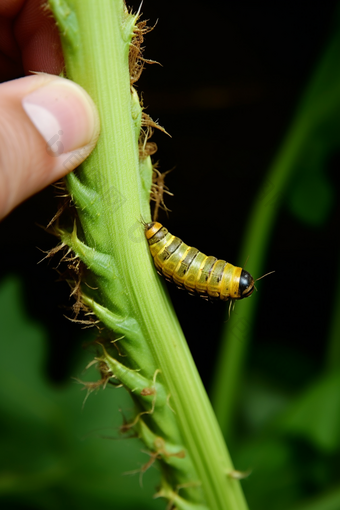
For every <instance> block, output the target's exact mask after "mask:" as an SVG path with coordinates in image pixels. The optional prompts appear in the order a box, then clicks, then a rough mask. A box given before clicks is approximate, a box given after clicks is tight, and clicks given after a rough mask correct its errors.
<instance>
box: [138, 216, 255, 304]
mask: <svg viewBox="0 0 340 510" xmlns="http://www.w3.org/2000/svg"><path fill="white" fill-rule="evenodd" d="M143 225H144V229H145V236H146V239H147V241H148V243H149V248H150V252H151V255H152V257H153V259H154V263H155V266H156V268H157V270H158V272H160V273H162V274H163V275H164V276H165V278H166V279H167V280H170V281H172V282H174V283H175V284H176V285H177V286H178V287H180V288H185V289H186V290H187V291H189V292H190V293H191V294H198V295H200V296H202V297H207V298H211V299H221V300H222V301H229V300H235V299H243V298H245V297H248V296H250V295H251V294H252V293H253V291H254V288H255V282H254V279H253V277H252V276H251V275H250V274H249V273H248V272H247V271H245V270H244V269H242V268H241V267H236V266H233V265H232V264H230V263H229V262H226V261H225V260H218V259H217V258H216V257H211V256H210V257H207V256H206V255H204V253H202V252H200V251H199V250H197V249H196V248H191V247H190V246H188V245H187V244H185V243H183V241H182V240H181V239H179V238H178V237H175V236H173V235H172V234H170V232H169V231H168V230H167V229H166V228H165V227H163V225H162V224H161V223H158V222H152V223H145V222H143Z"/></svg>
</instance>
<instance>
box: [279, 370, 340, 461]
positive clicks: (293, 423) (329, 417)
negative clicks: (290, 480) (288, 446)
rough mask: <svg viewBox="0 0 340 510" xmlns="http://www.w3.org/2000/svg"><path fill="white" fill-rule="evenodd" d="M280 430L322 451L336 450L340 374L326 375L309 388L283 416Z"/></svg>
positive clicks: (339, 425) (339, 445)
mask: <svg viewBox="0 0 340 510" xmlns="http://www.w3.org/2000/svg"><path fill="white" fill-rule="evenodd" d="M281 427H282V429H283V431H285V432H286V433H289V434H294V435H297V436H302V437H303V438H304V439H307V440H308V441H310V442H312V443H313V445H314V446H315V447H316V448H318V449H320V450H323V451H324V452H327V453H332V452H333V453H334V451H336V450H339V448H340V373H338V372H335V373H334V372H331V373H329V374H326V375H325V376H323V377H322V378H320V379H319V380H317V381H316V382H315V383H314V384H313V385H312V386H311V387H308V388H307V390H306V391H305V392H304V393H303V394H302V395H301V396H300V397H299V398H298V399H297V400H296V401H295V403H294V404H293V406H292V408H291V409H290V410H289V411H288V413H287V414H286V415H285V417H284V418H283V420H282V422H281Z"/></svg>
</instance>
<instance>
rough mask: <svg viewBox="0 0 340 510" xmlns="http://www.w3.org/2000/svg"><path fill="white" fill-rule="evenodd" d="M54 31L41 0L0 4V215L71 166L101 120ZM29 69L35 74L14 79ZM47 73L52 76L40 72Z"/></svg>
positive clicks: (82, 153)
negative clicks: (66, 71) (68, 70)
mask: <svg viewBox="0 0 340 510" xmlns="http://www.w3.org/2000/svg"><path fill="white" fill-rule="evenodd" d="M63 65H64V64H63V57H62V52H61V45H60V40H59V34H58V31H57V28H56V26H55V22H54V20H53V18H52V17H51V14H50V13H49V12H47V11H46V9H44V8H42V1H41V0H1V1H0V81H4V80H11V79H12V81H5V82H4V83H1V84H0V218H2V217H4V216H6V215H7V214H8V213H9V212H10V211H11V210H12V209H13V208H14V207H16V206H17V205H18V204H19V203H20V202H22V201H24V200H25V199H26V198H28V197H29V196H31V195H33V194H34V193H37V192H38V191H40V190H41V189H43V188H45V187H46V186H47V185H49V184H51V183H52V182H55V181H56V180H58V179H60V178H61V177H63V176H64V175H66V174H67V173H68V172H70V171H72V170H74V168H76V167H77V166H78V165H79V164H80V163H82V161H84V159H86V157H87V156H88V155H89V154H90V152H91V151H92V150H93V148H94V147H95V144H96V142H97V139H98V136H99V117H98V113H97V110H96V107H95V105H94V103H93V101H92V99H91V98H90V97H89V95H88V94H87V93H86V92H85V91H84V89H82V88H81V87H80V86H79V85H77V84H75V83H73V82H71V81H69V80H66V79H65V78H60V77H58V76H55V74H58V73H60V72H61V71H62V69H63ZM31 72H41V73H44V74H33V75H31V76H26V77H24V78H19V79H13V78H18V77H19V76H23V75H25V74H29V73H31ZM45 73H51V74H45Z"/></svg>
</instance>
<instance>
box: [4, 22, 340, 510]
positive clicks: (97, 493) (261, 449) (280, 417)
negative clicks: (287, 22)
mask: <svg viewBox="0 0 340 510" xmlns="http://www.w3.org/2000/svg"><path fill="white" fill-rule="evenodd" d="M336 21H337V20H335V23H334V32H333V36H332V38H331V39H330V41H329V44H328V46H327V47H326V48H325V51H324V52H323V54H322V55H321V58H320V62H319V64H318V66H317V69H318V74H317V75H316V74H315V75H314V76H313V80H314V81H313V82H310V84H309V86H307V88H306V91H307V92H306V93H305V94H304V95H303V96H302V100H301V102H300V105H299V108H298V110H297V112H296V119H300V120H301V113H302V114H303V115H302V116H303V119H302V120H303V121H302V122H301V123H300V124H299V125H300V127H303V129H304V137H303V146H302V145H300V144H299V145H298V150H297V151H296V154H298V157H296V158H294V161H293V165H294V166H289V168H288V170H287V171H289V172H290V177H289V179H288V180H287V181H285V180H284V179H283V180H282V181H278V182H277V183H276V182H274V181H273V180H272V179H271V177H269V179H268V177H267V178H266V180H265V183H264V186H263V189H262V191H261V192H260V196H259V200H260V201H261V200H262V202H266V201H269V202H270V203H271V204H274V206H275V207H277V208H278V209H279V206H280V210H282V209H284V210H285V211H289V214H290V215H291V217H292V218H293V221H295V222H302V223H303V224H305V225H307V226H308V228H310V229H313V230H312V232H315V235H317V232H318V231H319V230H320V229H323V228H326V226H327V225H329V224H330V222H332V220H333V221H334V211H335V208H336V205H337V197H338V195H337V193H338V191H339V190H338V189H337V188H336V186H335V180H334V178H333V180H332V176H331V175H330V171H329V168H330V167H329V163H330V161H331V160H332V158H333V156H334V154H335V153H336V151H339V148H340V66H339V57H340V29H339V23H338V25H336ZM294 129H296V124H294V123H293V125H292V126H291V131H290V132H291V133H293V134H294ZM295 132H297V131H295ZM299 132H300V131H299ZM291 141H293V142H295V143H297V138H294V136H293V138H292V139H291ZM281 149H282V151H283V152H280V154H281V155H282V154H283V155H284V154H286V153H285V152H284V151H285V147H283V148H281ZM288 159H289V158H288ZM261 193H262V195H261ZM176 207H177V204H176ZM264 212H265V213H266V214H267V215H273V216H275V214H276V212H277V211H275V210H274V209H273V207H267V209H266V210H265V211H264ZM276 221H277V217H276V216H275V220H273V225H274V226H275V225H276ZM335 225H336V226H337V227H336V228H335V229H334V236H337V237H339V226H338V224H337V223H336V222H335ZM259 228H260V227H259ZM271 235H272V233H271ZM253 237H254V239H255V241H256V242H257V243H258V244H259V245H260V248H259V257H260V259H261V261H263V260H265V258H266V256H267V253H268V251H269V242H270V239H271V237H270V236H267V238H266V241H265V242H264V243H262V242H259V241H258V240H259V237H260V236H259V233H258V232H254V233H253ZM255 241H254V242H255ZM249 253H251V254H252V257H253V258H254V255H253V253H254V251H251V252H250V251H249V250H248V249H246V250H245V257H247V255H248V254H249ZM245 257H243V256H242V257H241V260H244V258H245ZM338 257H339V252H337V253H336V254H334V253H329V251H328V247H327V246H325V247H324V259H321V260H320V267H321V268H322V267H323V264H324V262H325V260H326V259H327V260H328V259H329V258H332V260H333V264H334V266H335V269H334V271H333V274H327V275H324V274H322V273H321V274H320V277H319V276H316V273H317V271H315V273H314V274H312V275H306V274H302V275H301V274H300V273H299V272H298V271H296V260H297V258H296V259H293V260H287V261H286V264H287V265H289V267H290V269H291V271H292V272H291V273H290V278H291V279H289V281H288V279H287V281H282V280H281V282H280V284H278V285H277V286H278V292H281V293H284V292H286V290H287V286H288V285H291V287H289V291H291V292H292V293H293V294H294V296H295V295H298V302H306V301H307V302H308V305H309V306H310V317H309V321H310V322H311V323H312V324H313V323H314V317H315V316H317V315H318V314H319V304H320V302H324V301H325V300H326V299H327V300H328V301H327V308H328V310H329V317H330V320H329V323H326V322H325V323H324V328H323V331H322V334H321V335H319V336H318V337H317V338H315V337H308V338H303V336H301V338H300V341H301V343H303V345H305V346H306V345H307V346H308V345H309V342H310V343H312V341H313V342H315V340H316V341H317V343H318V345H322V346H323V348H324V350H323V352H324V353H325V354H324V356H322V357H320V359H319V364H318V370H315V369H314V367H315V365H313V364H311V361H310V358H309V356H308V355H307V354H306V355H305V356H304V355H303V354H301V352H299V351H298V349H296V350H294V346H292V345H291V344H290V342H289V341H290V339H289V338H288V337H287V342H286V344H285V345H284V346H282V345H278V343H277V336H278V335H279V331H278V330H279V329H280V327H281V324H283V323H289V324H290V328H291V331H293V330H295V329H296V328H297V327H299V321H301V318H300V309H299V308H298V309H295V308H294V307H293V306H292V304H291V296H289V295H287V303H286V308H282V311H281V317H280V320H281V323H278V324H277V329H276V330H275V329H269V328H267V331H266V340H267V341H266V342H264V343H262V344H261V342H260V343H257V344H255V347H254V349H253V350H251V349H252V347H251V345H252V344H250V347H249V349H250V351H249V350H248V351H246V349H245V348H244V353H243V354H242V356H243V357H244V358H246V357H248V358H249V359H246V360H244V358H242V360H241V361H240V360H236V363H239V365H238V366H239V368H240V375H239V382H238V384H237V385H236V386H233V387H232V388H231V390H230V391H232V393H233V395H234V396H235V395H236V397H235V400H236V401H237V409H234V410H233V415H232V422H233V429H234V435H233V441H231V442H229V443H228V446H229V447H230V449H231V454H232V458H233V461H234V464H235V466H236V469H240V470H244V471H246V470H248V469H250V470H251V474H250V475H249V476H248V477H247V478H246V479H245V480H244V481H243V487H244V490H245V494H246V497H247V500H248V503H249V507H250V508H251V509H252V510H263V509H267V508H270V509H271V510H286V509H287V508H289V509H291V510H339V509H340V479H339V465H340V375H339V374H340V372H339V367H340V297H339V296H340V293H339V288H340V270H339V269H336V265H339V263H338V260H337V259H338ZM273 268H274V269H276V270H277V273H276V275H275V278H280V277H279V273H280V271H281V272H282V267H281V268H277V267H276V266H274V267H273ZM270 269H272V267H269V270H270ZM316 269H318V268H316ZM259 274H260V273H259ZM300 275H301V276H302V277H303V278H302V280H297V278H298V277H299V276H300ZM309 277H311V278H315V289H316V292H315V293H310V294H309V293H308V292H307V291H306V287H305V284H306V280H307V278H309ZM325 277H329V278H331V279H332V288H333V289H334V295H333V296H334V297H335V299H334V301H333V302H331V298H332V297H333V296H330V295H324V294H322V287H321V283H320V280H322V278H325ZM273 278H274V277H273ZM276 281H280V280H276ZM266 282H269V280H266ZM267 285H269V284H267ZM262 288H263V287H262ZM259 294H260V293H259ZM253 300H254V298H253ZM242 306H243V303H242ZM243 309H245V308H243ZM240 310H241V304H240V305H239V307H238V308H236V312H237V314H239V315H237V314H235V317H236V318H237V317H239V316H240V313H241V312H240ZM267 313H268V312H267ZM0 325H1V356H0V413H1V420H0V431H1V434H0V506H1V507H2V508H4V509H5V510H7V509H12V508H18V507H20V508H21V509H30V508H32V509H33V508H34V509H39V510H40V509H41V510H50V509H51V510H55V509H59V508H61V507H62V508H65V509H66V510H67V509H68V508H72V509H78V508H79V509H80V508H81V509H82V510H86V509H90V508H91V509H92V508H101V509H104V510H105V509H106V508H107V509H109V508H110V509H117V510H128V509H135V508H138V509H143V508H145V509H146V508H148V509H153V508H154V509H155V510H156V509H157V508H164V506H165V504H164V502H163V501H160V500H152V499H151V495H152V494H153V493H154V492H155V489H156V486H157V479H158V477H157V471H156V466H153V467H152V468H151V469H150V470H149V471H148V472H147V473H146V474H145V475H144V477H143V488H141V487H140V485H139V483H138V478H139V476H138V474H136V475H135V476H130V475H125V476H124V475H123V473H124V472H127V471H132V470H135V469H138V467H139V466H141V465H143V464H144V463H146V462H147V460H148V457H147V455H145V454H143V453H142V452H141V449H142V445H141V444H140V443H139V442H138V441H137V440H136V439H130V440H125V439H120V437H119V431H118V429H119V426H120V425H121V423H122V420H123V418H122V415H121V414H120V413H119V411H118V409H122V411H123V413H124V411H127V412H128V410H129V408H130V407H131V405H132V402H131V400H130V399H129V396H128V394H127V393H126V392H125V391H124V390H123V389H113V388H108V389H107V390H106V391H105V392H102V391H99V392H98V394H96V395H95V396H94V395H91V396H90V397H89V399H88V400H87V402H86V404H85V406H84V409H83V410H82V402H83V398H84V396H85V393H84V392H81V391H80V389H81V387H80V386H79V385H78V384H76V382H75V381H72V380H70V381H69V382H68V383H63V384H62V385H59V386H57V385H53V384H52V383H51V381H50V380H49V379H48V378H47V375H46V374H45V366H44V364H45V356H46V350H47V346H48V344H49V338H48V331H47V330H46V329H45V328H44V327H42V326H41V325H40V324H39V323H38V322H34V321H33V320H32V319H31V318H30V317H28V316H27V314H26V311H25V306H24V304H23V300H22V289H21V283H20V281H19V279H18V278H17V277H16V276H12V277H8V278H6V279H4V280H2V282H1V289H0ZM246 325H247V324H246ZM231 327H232V322H230V323H228V324H227V328H229V329H230V328H231ZM248 329H249V328H248ZM250 329H251V328H250ZM301 330H302V331H304V325H302V328H301ZM306 330H307V325H306ZM309 330H310V329H308V331H309ZM254 332H256V328H255V326H254V328H253V329H251V331H250V333H251V334H254ZM238 334H239V332H238ZM292 336H293V335H292ZM235 338H236V336H235ZM235 338H234V343H235V344H236V341H237V342H238V345H242V339H240V338H238V337H237V338H236V340H235ZM212 349H213V347H212V346H209V350H212ZM249 352H250V355H249ZM316 356H317V355H316ZM92 357H93V356H92V353H91V352H85V353H83V354H82V355H81V356H79V359H78V360H77V363H76V365H75V366H74V367H73V368H72V374H73V375H75V376H78V377H79V378H80V379H85V378H89V379H91V378H92V380H96V378H97V374H96V373H92V377H91V373H90V374H89V375H88V374H84V373H83V370H84V367H85V366H86V364H87V363H88V362H89V361H90V360H91V359H92ZM218 358H219V360H220V361H221V358H222V357H221V356H218V357H217V359H218ZM224 361H225V360H223V363H222V365H223V369H224V371H226V368H225V367H226V366H227V363H228V362H230V361H227V360H226V361H227V363H224ZM234 361H235V360H234ZM234 365H235V363H234ZM236 370H237V368H236ZM222 390H223V392H224V393H223V397H224V396H225V394H226V393H227V391H228V389H226V388H225V387H224V388H222ZM222 402H223V398H222ZM108 437H109V438H114V440H111V439H108Z"/></svg>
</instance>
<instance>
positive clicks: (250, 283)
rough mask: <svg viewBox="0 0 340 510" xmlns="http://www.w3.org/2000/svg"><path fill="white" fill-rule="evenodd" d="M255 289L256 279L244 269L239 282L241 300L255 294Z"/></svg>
mask: <svg viewBox="0 0 340 510" xmlns="http://www.w3.org/2000/svg"><path fill="white" fill-rule="evenodd" d="M254 289H255V281H254V278H253V277H252V276H251V274H249V273H248V271H245V270H244V269H242V271H241V276H240V282H239V294H240V298H239V299H243V298H246V297H248V296H251V294H252V293H253V292H254Z"/></svg>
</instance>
